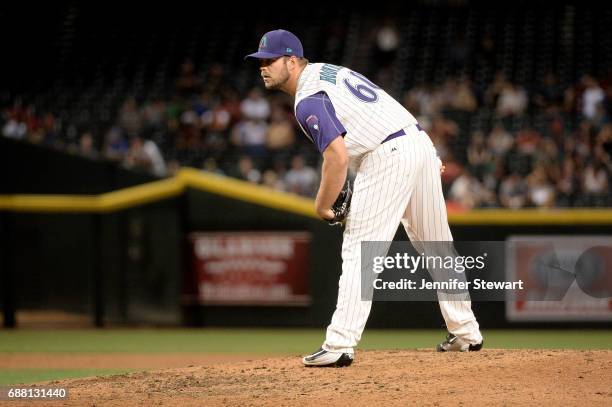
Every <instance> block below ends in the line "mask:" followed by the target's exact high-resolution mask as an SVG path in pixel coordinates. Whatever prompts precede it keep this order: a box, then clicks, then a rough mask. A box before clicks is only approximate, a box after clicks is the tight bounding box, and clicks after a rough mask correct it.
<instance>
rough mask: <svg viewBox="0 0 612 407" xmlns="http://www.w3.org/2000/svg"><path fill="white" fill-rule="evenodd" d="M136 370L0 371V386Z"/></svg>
mask: <svg viewBox="0 0 612 407" xmlns="http://www.w3.org/2000/svg"><path fill="white" fill-rule="evenodd" d="M132 371H134V369H0V386H5V385H8V384H21V383H36V382H44V381H48V380H60V379H70V378H75V377H88V376H110V375H114V374H121V373H127V372H132Z"/></svg>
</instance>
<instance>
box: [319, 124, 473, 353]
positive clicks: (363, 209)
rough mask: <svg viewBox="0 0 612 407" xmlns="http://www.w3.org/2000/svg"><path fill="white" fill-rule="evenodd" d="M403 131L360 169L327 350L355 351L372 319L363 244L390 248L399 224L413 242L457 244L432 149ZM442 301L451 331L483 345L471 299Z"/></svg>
mask: <svg viewBox="0 0 612 407" xmlns="http://www.w3.org/2000/svg"><path fill="white" fill-rule="evenodd" d="M404 131H405V132H406V135H404V136H401V137H397V138H395V139H392V140H389V141H387V142H386V143H384V144H381V145H380V146H379V147H378V148H376V150H373V151H371V152H370V153H368V154H366V155H365V156H364V157H363V158H362V160H361V162H360V163H359V165H358V168H357V174H356V178H355V184H354V190H353V198H352V202H351V210H350V212H349V215H348V218H347V223H346V227H345V230H344V241H343V243H342V275H341V276H340V282H339V287H338V302H337V305H336V310H335V312H334V314H333V317H332V320H331V324H330V325H329V326H328V328H327V335H326V339H325V342H324V344H323V348H324V349H326V350H328V351H340V352H347V351H349V350H351V349H352V348H353V347H355V346H356V345H357V343H358V342H359V340H360V339H361V334H362V332H363V330H364V328H365V324H366V321H367V319H368V315H369V314H370V308H371V306H372V301H366V300H362V298H361V242H363V241H389V242H390V241H391V240H393V237H394V236H395V232H396V231H397V225H398V224H399V223H400V222H401V223H402V224H403V225H404V228H405V229H406V233H407V234H408V237H409V238H410V240H411V241H412V242H419V241H421V242H422V241H425V242H427V241H452V240H453V237H452V234H451V231H450V228H449V226H448V219H447V214H446V205H445V202H444V195H443V193H442V183H441V179H440V163H439V160H438V158H437V155H436V151H435V148H434V145H433V143H432V142H431V140H430V138H429V136H428V135H427V133H426V132H424V131H420V130H419V129H418V128H417V127H416V126H409V127H407V128H405V129H404ZM385 254H386V253H383V254H382V255H385ZM447 298H448V297H447ZM462 298H466V296H465V295H464V296H463V297H462ZM438 299H439V304H440V309H441V311H442V316H443V317H444V321H445V322H446V326H447V328H448V331H449V332H451V333H453V334H455V335H457V336H458V337H459V338H460V339H462V340H464V341H465V342H467V343H470V344H476V343H480V342H481V341H482V335H481V334H480V330H479V327H478V322H477V321H476V318H475V317H474V313H473V312H472V308H471V301H470V300H469V296H468V297H467V300H458V301H450V300H445V299H444V297H443V294H441V293H439V294H438Z"/></svg>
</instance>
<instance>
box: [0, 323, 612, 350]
mask: <svg viewBox="0 0 612 407" xmlns="http://www.w3.org/2000/svg"><path fill="white" fill-rule="evenodd" d="M324 334H325V330H324V329H210V328H204V329H157V330H156V329H102V330H93V329H90V330H15V331H12V330H0V353H3V352H50V353H66V352H67V353H73V352H98V353H107V352H108V353H114V352H125V353H164V352H196V353H278V354H292V353H302V352H305V351H308V350H311V348H316V347H317V346H319V345H320V343H321V342H322V341H323V338H324ZM483 335H484V337H485V346H486V347H488V348H557V349H559V348H566V349H612V330H485V331H483ZM443 336H444V331H442V330H368V329H366V331H365V333H364V336H363V339H362V341H361V343H360V345H359V348H360V349H414V348H432V347H433V346H434V345H435V344H436V343H437V342H439V341H440V340H441V339H442V338H443Z"/></svg>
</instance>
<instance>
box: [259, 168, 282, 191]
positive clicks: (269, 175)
mask: <svg viewBox="0 0 612 407" xmlns="http://www.w3.org/2000/svg"><path fill="white" fill-rule="evenodd" d="M262 184H263V185H265V186H267V187H269V188H273V189H276V190H277V191H286V190H287V185H286V184H285V181H284V180H283V179H282V178H280V177H279V176H278V174H277V173H276V171H274V170H273V169H271V168H270V169H267V170H266V171H264V174H263V182H262Z"/></svg>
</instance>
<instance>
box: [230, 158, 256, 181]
mask: <svg viewBox="0 0 612 407" xmlns="http://www.w3.org/2000/svg"><path fill="white" fill-rule="evenodd" d="M232 176H233V177H234V178H238V179H241V180H243V181H248V182H252V183H254V184H259V182H260V181H261V172H260V171H259V170H258V169H257V168H255V166H254V164H253V160H252V159H251V157H249V156H242V157H240V159H239V160H238V163H237V165H236V168H235V169H234V170H233V171H232Z"/></svg>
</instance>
